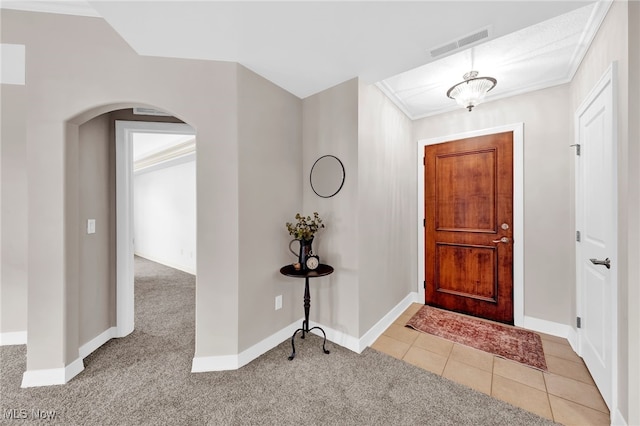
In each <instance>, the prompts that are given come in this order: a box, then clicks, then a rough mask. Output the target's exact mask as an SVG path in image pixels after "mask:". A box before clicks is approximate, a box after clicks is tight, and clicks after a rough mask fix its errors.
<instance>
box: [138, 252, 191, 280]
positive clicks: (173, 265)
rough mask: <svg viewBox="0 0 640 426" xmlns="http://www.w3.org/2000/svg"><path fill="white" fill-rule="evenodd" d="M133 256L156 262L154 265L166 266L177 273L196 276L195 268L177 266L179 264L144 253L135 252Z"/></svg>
mask: <svg viewBox="0 0 640 426" xmlns="http://www.w3.org/2000/svg"><path fill="white" fill-rule="evenodd" d="M134 254H135V255H136V256H138V257H142V258H145V259H147V260H150V261H152V262H156V263H159V264H161V265H164V266H168V267H169V268H173V269H177V270H178V271H182V272H186V273H187V274H191V275H196V268H195V267H192V266H189V265H182V264H179V263H174V262H171V261H169V260H166V259H160V258H157V257H154V256H147V255H146V254H144V253H138V252H135V253H134Z"/></svg>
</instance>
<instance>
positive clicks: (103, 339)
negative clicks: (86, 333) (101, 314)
mask: <svg viewBox="0 0 640 426" xmlns="http://www.w3.org/2000/svg"><path fill="white" fill-rule="evenodd" d="M117 330H118V329H117V327H111V328H109V329H107V330H105V331H104V332H102V333H101V334H100V335H98V336H96V337H94V338H93V339H91V340H90V341H88V342H87V343H85V344H84V345H82V346H80V349H78V353H79V355H80V358H82V359H84V358H86V357H88V356H89V355H91V353H92V352H93V351H95V350H96V349H98V348H99V347H100V346H102V345H104V344H105V343H107V342H108V341H109V340H111V339H113V338H115V337H117Z"/></svg>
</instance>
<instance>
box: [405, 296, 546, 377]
mask: <svg viewBox="0 0 640 426" xmlns="http://www.w3.org/2000/svg"><path fill="white" fill-rule="evenodd" d="M406 326H407V327H411V328H413V329H415V330H418V331H421V332H423V333H428V334H433V335H435V336H438V337H442V338H443V339H447V340H451V341H453V342H456V343H460V344H462V345H465V346H471V347H473V348H476V349H480V350H481V351H485V352H489V353H492V354H494V355H497V356H500V357H502V358H506V359H510V360H512V361H516V362H519V363H522V364H525V365H528V366H530V367H534V368H537V369H539V370H542V371H547V362H546V360H545V358H544V351H543V349H542V339H541V338H540V336H539V335H538V334H536V333H534V332H531V331H528V330H523V329H521V328H517V327H512V326H508V325H504V324H499V323H495V322H490V321H486V320H482V319H478V318H473V317H469V316H467V315H461V314H457V313H454V312H449V311H445V310H442V309H437V308H434V307H431V306H426V305H425V306H423V307H421V308H420V310H419V311H418V312H417V313H416V314H415V315H414V316H413V317H412V318H411V319H410V320H409V322H408V323H407V324H406Z"/></svg>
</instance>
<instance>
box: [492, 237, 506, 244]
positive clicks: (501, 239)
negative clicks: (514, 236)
mask: <svg viewBox="0 0 640 426" xmlns="http://www.w3.org/2000/svg"><path fill="white" fill-rule="evenodd" d="M493 242H494V243H508V242H509V238H508V237H502V238H500V239H499V240H493Z"/></svg>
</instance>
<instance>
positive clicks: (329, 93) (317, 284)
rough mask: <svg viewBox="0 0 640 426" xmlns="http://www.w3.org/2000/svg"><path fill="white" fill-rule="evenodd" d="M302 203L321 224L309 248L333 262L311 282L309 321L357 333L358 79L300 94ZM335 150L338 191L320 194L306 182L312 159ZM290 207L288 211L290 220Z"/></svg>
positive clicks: (291, 215) (358, 326)
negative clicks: (341, 173)
mask: <svg viewBox="0 0 640 426" xmlns="http://www.w3.org/2000/svg"><path fill="white" fill-rule="evenodd" d="M302 123H303V124H302V131H303V141H304V150H303V156H302V180H303V183H304V186H303V192H302V193H303V204H302V209H301V211H300V213H302V214H305V215H309V214H313V212H316V211H317V212H318V213H319V214H320V217H321V218H322V219H323V220H324V222H325V224H326V228H325V229H322V230H320V231H319V232H318V233H317V234H316V235H317V236H316V238H315V239H314V243H313V245H314V247H313V250H314V252H316V253H317V254H318V255H319V256H320V258H321V261H322V262H323V263H328V264H330V265H331V266H333V267H334V270H335V272H334V273H333V274H332V275H329V276H328V277H324V278H321V279H316V280H315V281H314V282H312V283H311V289H310V292H311V300H312V302H311V304H312V307H311V309H312V314H311V318H310V320H311V321H316V322H319V323H321V324H323V325H326V326H328V327H331V328H332V329H334V330H337V331H339V332H341V333H344V334H346V335H349V336H353V337H358V336H360V335H361V334H362V332H363V331H362V330H361V329H360V324H359V310H360V303H359V287H358V286H359V283H360V281H359V280H360V277H359V271H360V265H359V259H360V255H361V253H359V252H358V249H359V232H360V229H359V223H360V217H361V215H360V211H359V204H358V200H359V194H358V179H359V174H358V167H359V165H358V80H357V79H352V80H349V81H346V82H344V83H342V84H339V85H337V86H334V87H332V88H330V89H327V90H324V91H322V92H320V93H318V94H315V95H313V96H309V97H307V98H305V99H304V100H303V114H302ZM328 154H331V155H335V156H336V157H338V158H339V159H340V160H341V161H342V163H343V165H344V168H345V182H344V185H343V186H342V189H341V190H340V192H339V193H338V194H336V195H335V196H334V197H331V198H320V197H318V196H317V195H316V194H315V193H314V192H313V190H312V188H311V186H310V184H309V174H310V173H311V168H312V167H313V164H314V163H315V161H316V160H317V159H318V158H320V157H321V156H323V155H328ZM294 215H295V212H291V213H290V219H288V220H289V221H291V220H292V219H293V216H294Z"/></svg>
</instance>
